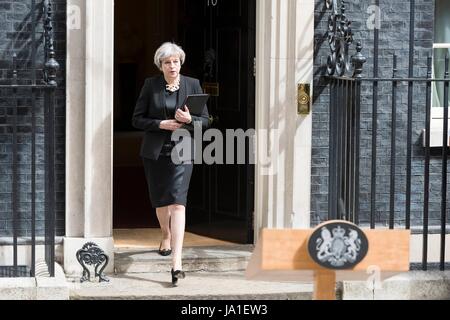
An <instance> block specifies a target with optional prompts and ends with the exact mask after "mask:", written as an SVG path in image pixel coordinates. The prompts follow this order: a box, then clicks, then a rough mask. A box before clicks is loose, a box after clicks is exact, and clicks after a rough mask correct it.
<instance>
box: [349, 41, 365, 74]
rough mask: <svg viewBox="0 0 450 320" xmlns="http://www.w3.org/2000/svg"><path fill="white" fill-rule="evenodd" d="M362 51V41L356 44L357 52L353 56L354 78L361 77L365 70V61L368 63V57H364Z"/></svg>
mask: <svg viewBox="0 0 450 320" xmlns="http://www.w3.org/2000/svg"><path fill="white" fill-rule="evenodd" d="M361 51H362V44H361V42H360V41H358V43H357V44H356V54H355V55H354V56H353V57H352V64H353V77H354V78H361V77H362V76H361V74H362V71H363V66H364V63H366V61H367V59H366V57H364V56H363V55H362V53H361Z"/></svg>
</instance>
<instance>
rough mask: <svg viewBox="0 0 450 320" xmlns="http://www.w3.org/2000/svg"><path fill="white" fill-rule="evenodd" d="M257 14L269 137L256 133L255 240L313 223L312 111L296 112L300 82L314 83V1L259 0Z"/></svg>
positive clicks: (259, 121)
mask: <svg viewBox="0 0 450 320" xmlns="http://www.w3.org/2000/svg"><path fill="white" fill-rule="evenodd" d="M256 16H257V26H256V31H257V39H256V48H257V52H256V60H257V68H256V69H257V72H256V132H258V134H261V133H262V132H267V136H268V137H257V146H256V150H257V153H256V154H257V156H258V158H257V162H256V173H255V223H254V226H255V241H256V240H257V239H258V237H259V232H260V229H261V228H309V226H310V194H311V192H310V184H311V143H312V114H309V115H301V116H300V115H298V114H297V84H299V83H308V84H310V85H311V88H312V84H313V57H314V1H313V0H264V1H257V14H256ZM311 94H312V93H311ZM264 130H266V131H264ZM277 137H278V139H277ZM267 141H269V142H268V143H267ZM274 145H276V148H275V147H274ZM272 152H277V154H275V155H274V154H271V153H272ZM261 155H264V156H267V157H269V158H270V159H272V162H271V163H270V165H271V168H270V170H268V168H267V163H264V161H260V160H261V159H260V157H261Z"/></svg>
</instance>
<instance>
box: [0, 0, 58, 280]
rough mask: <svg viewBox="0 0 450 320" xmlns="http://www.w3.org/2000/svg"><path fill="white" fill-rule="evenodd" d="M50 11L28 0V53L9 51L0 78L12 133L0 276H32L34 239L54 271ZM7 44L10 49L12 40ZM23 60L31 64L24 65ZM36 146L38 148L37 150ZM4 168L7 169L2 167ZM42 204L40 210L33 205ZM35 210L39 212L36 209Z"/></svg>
mask: <svg viewBox="0 0 450 320" xmlns="http://www.w3.org/2000/svg"><path fill="white" fill-rule="evenodd" d="M52 15H53V12H52V2H51V1H50V0H44V1H42V2H40V3H39V4H37V3H36V0H31V14H30V17H31V18H30V19H31V36H30V37H31V57H30V58H28V57H27V56H26V55H24V54H23V52H20V53H19V58H18V55H17V54H16V53H13V62H12V73H11V74H12V79H10V80H7V79H6V80H3V81H2V83H0V90H1V92H2V96H3V97H7V98H5V99H3V102H4V103H5V104H7V105H3V106H2V107H5V110H9V111H7V112H5V113H4V115H0V117H4V121H2V122H0V123H2V124H1V126H3V127H4V129H3V130H2V132H3V133H4V134H8V135H11V136H12V139H10V141H11V151H12V158H11V164H3V163H2V164H0V165H1V166H4V165H6V166H8V165H11V169H10V170H11V171H10V172H11V186H12V187H11V211H12V215H11V217H12V223H11V227H10V228H8V230H7V232H8V234H11V237H12V241H11V243H10V244H12V248H13V256H12V261H11V262H10V264H8V265H6V266H1V267H2V268H3V269H4V271H5V270H6V271H7V272H6V271H5V272H0V276H2V275H3V276H12V277H18V276H24V270H29V272H25V273H26V274H28V275H29V276H35V274H36V262H37V261H36V260H37V254H36V245H38V244H43V245H44V246H45V263H46V265H47V266H48V272H49V274H50V276H54V274H55V270H54V263H55V91H56V88H57V82H56V73H57V70H58V68H59V65H58V63H57V62H56V60H55V51H54V45H53V25H52ZM39 17H42V18H43V21H42V22H41V24H42V25H43V30H44V31H43V36H42V37H41V39H43V42H44V43H43V47H44V48H43V50H44V57H45V61H40V62H39V61H37V55H38V52H37V51H38V48H39V45H40V42H41V41H42V40H38V39H37V37H36V34H37V33H38V32H37V26H38V25H39V21H38V18H39ZM27 23H28V22H27ZM12 47H13V48H16V46H14V45H13V46H12ZM24 56H25V57H24ZM28 64H30V66H31V69H27V65H28ZM38 64H39V65H38ZM18 65H21V66H23V68H24V70H23V74H26V76H25V77H24V78H22V77H21V73H22V70H21V69H19V67H18ZM38 76H39V77H38ZM39 78H40V79H39ZM42 109H43V110H42ZM42 116H43V123H42V121H41V119H42ZM42 133H43V148H41V147H42V141H41V140H42V139H41V137H42ZM27 147H29V151H28V152H29V153H28V154H29V155H30V158H29V160H28V157H27V154H24V153H26V151H24V150H25V149H27ZM41 149H43V152H40V150H41ZM5 171H9V170H8V169H7V168H5ZM38 175H40V176H42V175H43V178H42V177H41V178H40V179H39V180H42V182H43V183H38V182H39V181H38V180H37V176H38ZM42 184H43V185H44V186H43V187H42ZM24 190H25V191H26V192H24ZM42 193H43V194H44V199H43V201H37V200H39V198H42V197H39V195H40V194H42ZM42 204H43V210H42V209H40V208H38V206H39V205H42ZM24 208H25V209H24ZM38 209H40V210H38ZM38 211H43V212H42V213H41V214H38ZM24 217H27V219H24ZM28 222H29V224H28ZM37 222H39V224H43V227H40V226H38V224H37ZM11 229H12V230H11ZM19 246H27V247H30V251H29V252H30V256H29V257H28V256H27V257H19ZM24 251H25V252H28V250H24ZM19 258H20V260H21V261H20V262H21V263H20V265H19ZM24 261H25V262H24ZM24 264H25V265H24Z"/></svg>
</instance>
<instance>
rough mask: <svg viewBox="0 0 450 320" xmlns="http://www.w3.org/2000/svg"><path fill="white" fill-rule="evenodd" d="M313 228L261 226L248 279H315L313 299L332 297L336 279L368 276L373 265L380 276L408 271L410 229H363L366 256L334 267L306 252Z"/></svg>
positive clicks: (301, 280) (249, 266) (303, 280)
mask: <svg viewBox="0 0 450 320" xmlns="http://www.w3.org/2000/svg"><path fill="white" fill-rule="evenodd" d="M335 222H336V221H335ZM323 225H324V224H322V225H320V226H318V227H317V228H316V229H308V230H302V229H300V230H295V229H286V230H280V229H263V230H262V232H261V236H260V239H259V240H258V242H257V244H256V247H255V250H254V252H253V255H252V257H251V259H250V261H249V264H248V267H247V270H246V277H247V279H249V280H265V281H272V280H273V281H293V280H296V281H299V282H314V293H313V299H315V300H335V299H336V281H344V280H367V279H368V278H369V276H370V274H368V270H370V269H372V268H373V266H376V267H377V269H378V270H380V271H381V274H380V280H384V279H386V278H389V277H392V276H393V275H395V274H398V273H401V272H407V271H409V240H410V231H409V230H382V229H380V230H364V231H363V232H364V234H365V235H366V237H367V240H368V243H369V245H368V250H367V254H366V255H365V257H364V258H363V259H362V260H361V261H360V262H359V263H358V264H357V265H355V266H354V267H352V269H345V270H335V269H329V268H324V267H322V266H320V265H319V264H317V263H316V262H315V261H314V260H313V259H312V258H311V256H310V254H309V252H308V240H309V238H310V236H311V235H312V234H313V232H314V231H315V230H318V229H319V228H321V227H322V226H323Z"/></svg>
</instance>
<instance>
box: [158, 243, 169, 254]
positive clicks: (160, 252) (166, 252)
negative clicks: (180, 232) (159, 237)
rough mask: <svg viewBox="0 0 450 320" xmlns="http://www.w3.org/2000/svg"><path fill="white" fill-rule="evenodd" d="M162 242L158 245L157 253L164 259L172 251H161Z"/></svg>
mask: <svg viewBox="0 0 450 320" xmlns="http://www.w3.org/2000/svg"><path fill="white" fill-rule="evenodd" d="M161 246H162V242H161V243H160V245H159V249H158V253H159V254H160V255H162V256H164V257H167V256H170V254H171V253H172V249H161Z"/></svg>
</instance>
